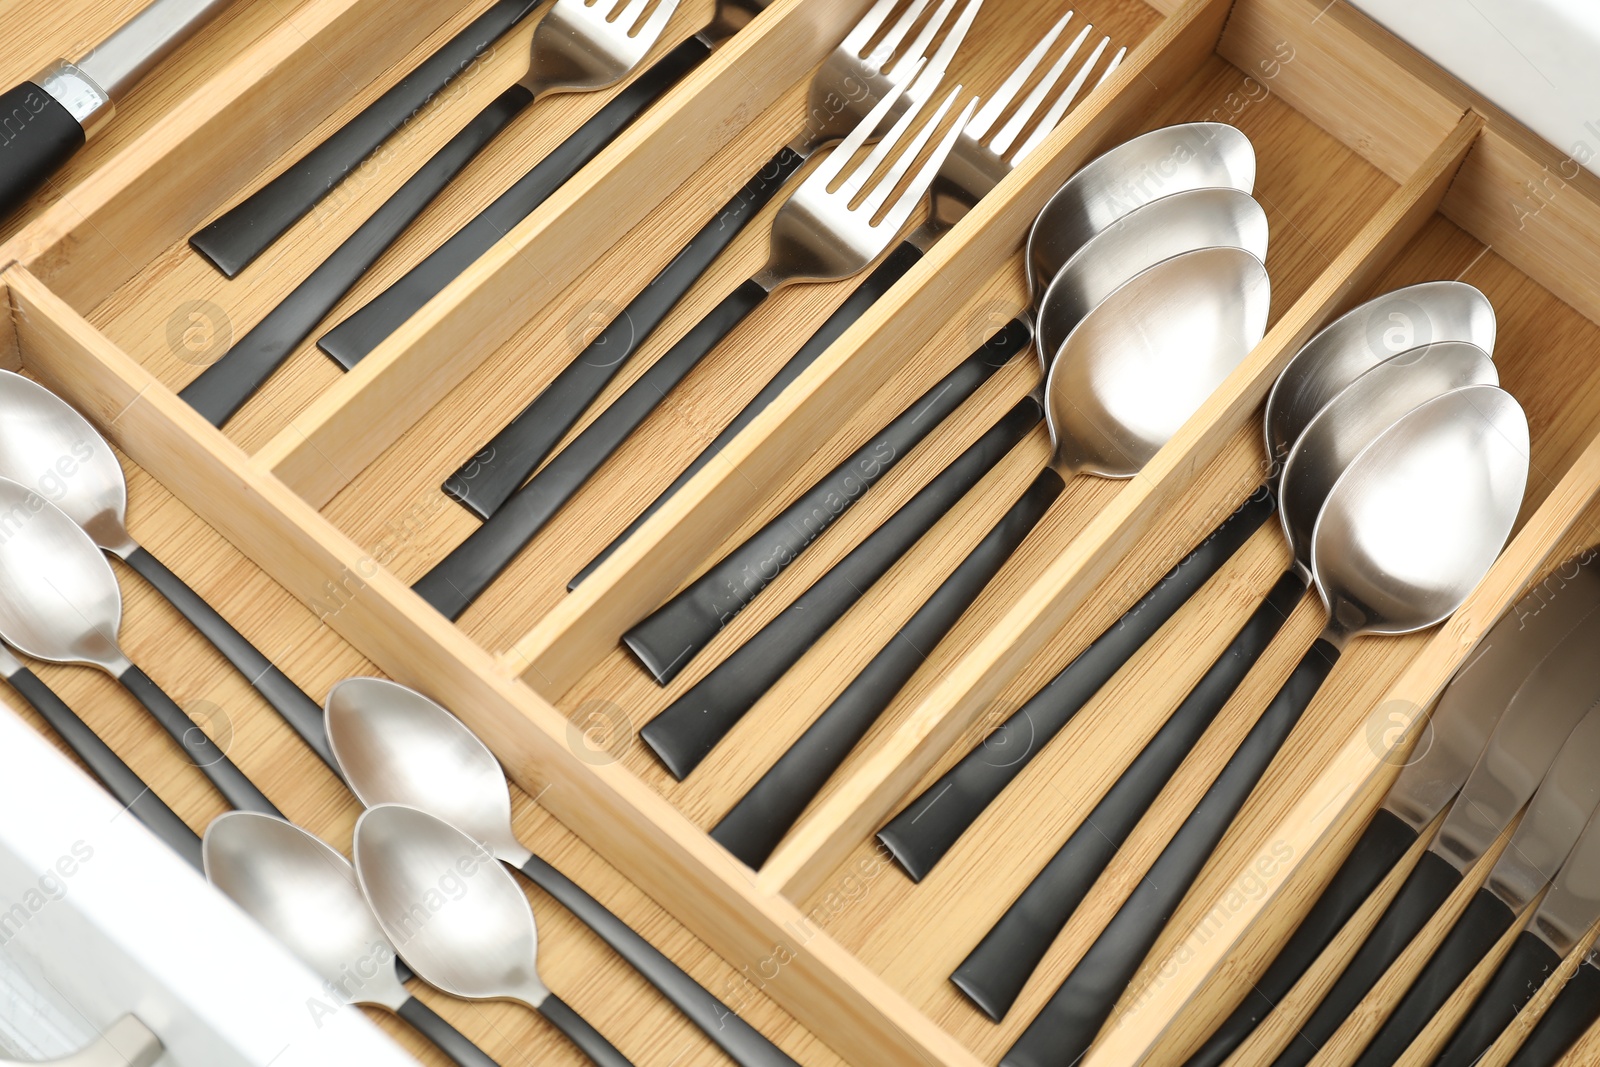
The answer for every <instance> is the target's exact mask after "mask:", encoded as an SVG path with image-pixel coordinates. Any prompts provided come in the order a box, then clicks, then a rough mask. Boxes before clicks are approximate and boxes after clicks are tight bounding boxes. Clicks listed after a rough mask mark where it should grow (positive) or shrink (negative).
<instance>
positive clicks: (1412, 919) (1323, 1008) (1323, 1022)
mask: <svg viewBox="0 0 1600 1067" xmlns="http://www.w3.org/2000/svg"><path fill="white" fill-rule="evenodd" d="M1460 884H1461V872H1460V871H1458V870H1456V869H1455V868H1454V867H1452V866H1450V863H1449V862H1448V861H1447V860H1445V859H1444V858H1443V857H1441V856H1440V855H1439V854H1438V853H1437V852H1433V851H1428V852H1424V853H1423V854H1422V859H1421V860H1420V861H1419V862H1418V863H1417V865H1416V867H1415V868H1413V869H1412V871H1411V873H1410V874H1409V875H1408V876H1407V877H1406V880H1405V883H1404V884H1403V885H1401V887H1400V892H1399V893H1397V894H1396V895H1395V898H1394V900H1392V901H1390V902H1389V907H1388V908H1386V909H1385V910H1384V913H1383V917H1382V918H1380V919H1379V920H1378V924H1377V925H1376V926H1374V927H1373V928H1372V932H1371V933H1370V934H1368V935H1367V939H1366V940H1365V941H1363V942H1362V943H1361V947H1360V948H1359V949H1358V950H1356V954H1355V955H1354V956H1353V957H1351V959H1350V962H1349V963H1348V964H1347V965H1346V966H1345V968H1344V971H1343V973H1341V974H1340V975H1339V980H1338V981H1337V982H1335V983H1334V984H1333V987H1332V988H1331V989H1329V990H1328V992H1327V993H1326V994H1324V995H1323V997H1322V1000H1321V1002H1320V1003H1318V1005H1317V1008H1316V1010H1315V1011H1313V1012H1312V1013H1311V1017H1310V1018H1308V1019H1307V1020H1306V1021H1305V1023H1304V1024H1302V1025H1301V1027H1300V1032H1299V1033H1298V1034H1297V1035H1295V1037H1294V1039H1293V1040H1292V1041H1291V1042H1290V1043H1289V1047H1288V1048H1286V1049H1284V1050H1283V1052H1282V1053H1280V1054H1279V1056H1278V1058H1277V1059H1276V1060H1275V1061H1274V1063H1273V1067H1303V1065H1304V1064H1307V1063H1310V1062H1311V1060H1312V1058H1313V1057H1315V1056H1316V1054H1317V1053H1318V1052H1319V1051H1321V1049H1322V1046H1323V1045H1325V1044H1327V1043H1328V1039H1329V1038H1330V1037H1332V1036H1333V1035H1334V1033H1335V1032H1336V1031H1337V1030H1338V1029H1339V1027H1340V1026H1341V1025H1343V1024H1344V1021H1345V1019H1347V1018H1349V1017H1350V1013H1351V1012H1353V1011H1354V1010H1355V1008H1356V1005H1358V1004H1360V1003H1361V998H1362V997H1365V996H1366V995H1367V994H1368V993H1369V992H1371V990H1372V987H1373V986H1375V985H1377V984H1378V979H1380V978H1382V977H1383V974H1384V972H1385V971H1387V970H1388V969H1389V966H1390V964H1392V963H1394V961H1395V960H1397V959H1399V958H1400V954H1401V953H1402V952H1404V951H1405V950H1406V946H1407V945H1409V944H1411V941H1412V939H1413V938H1415V937H1416V936H1417V934H1418V932H1420V931H1421V930H1422V928H1423V927H1424V926H1426V925H1427V923H1428V920H1429V919H1431V918H1433V916H1434V913H1435V912H1437V911H1438V910H1439V909H1440V908H1441V907H1443V905H1444V902H1445V900H1446V898H1448V897H1449V896H1450V894H1451V893H1452V892H1454V891H1455V888H1456V886H1458V885H1460Z"/></svg>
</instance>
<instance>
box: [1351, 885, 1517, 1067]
mask: <svg viewBox="0 0 1600 1067" xmlns="http://www.w3.org/2000/svg"><path fill="white" fill-rule="evenodd" d="M1516 921H1517V913H1516V912H1514V911H1512V910H1511V909H1510V908H1509V907H1507V906H1506V904H1505V902H1504V901H1502V900H1501V899H1500V898H1499V897H1497V896H1495V895H1494V894H1493V893H1491V892H1489V891H1488V890H1487V889H1480V890H1478V892H1477V893H1476V894H1474V895H1473V897H1472V900H1471V901H1469V902H1468V903H1467V909H1466V911H1464V912H1462V913H1461V917H1460V918H1459V919H1457V920H1456V924H1455V926H1453V927H1451V928H1450V933H1449V934H1447V935H1445V939H1444V941H1443V942H1441V943H1440V945H1439V947H1438V949H1436V950H1435V951H1434V954H1433V958H1432V959H1430V960H1428V963H1427V966H1425V967H1423V968H1422V973H1421V974H1419V975H1417V977H1416V978H1415V979H1414V980H1413V981H1412V983H1411V987H1410V988H1409V989H1407V990H1406V993H1405V996H1404V997H1402V998H1401V999H1400V1003H1399V1004H1398V1005H1397V1006H1396V1007H1395V1009H1394V1011H1393V1012H1391V1013H1390V1014H1389V1018H1388V1019H1386V1020H1385V1021H1384V1024H1383V1026H1382V1027H1380V1028H1379V1030H1378V1032H1377V1034H1375V1035H1374V1036H1373V1038H1372V1041H1371V1042H1370V1043H1369V1044H1368V1045H1367V1047H1366V1049H1365V1050H1364V1051H1363V1052H1362V1053H1361V1058H1360V1059H1359V1060H1357V1061H1356V1067H1390V1065H1391V1064H1395V1063H1399V1062H1400V1057H1401V1056H1402V1055H1404V1054H1405V1051H1406V1049H1408V1048H1410V1047H1411V1043H1412V1042H1413V1041H1415V1040H1416V1039H1417V1035H1418V1034H1420V1033H1422V1031H1423V1030H1424V1029H1425V1028H1426V1027H1427V1025H1428V1022H1429V1021H1430V1020H1431V1019H1432V1018H1433V1016H1434V1013H1435V1012H1437V1011H1438V1010H1439V1008H1440V1007H1442V1006H1443V1005H1444V1002H1445V1001H1447V1000H1449V999H1450V994H1452V993H1454V992H1455V991H1456V988H1457V987H1458V986H1460V985H1461V983H1462V982H1463V981H1464V980H1465V979H1466V977H1467V975H1469V974H1471V973H1472V969H1473V968H1474V967H1476V966H1477V965H1478V964H1480V963H1482V962H1483V958H1484V957H1485V956H1487V955H1488V954H1489V950H1490V949H1492V948H1494V946H1495V942H1497V941H1499V940H1500V938H1501V937H1502V936H1504V935H1505V932H1506V931H1507V930H1509V929H1511V925H1512V924H1513V923H1515V922H1516Z"/></svg>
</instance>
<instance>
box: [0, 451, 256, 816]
mask: <svg viewBox="0 0 1600 1067" xmlns="http://www.w3.org/2000/svg"><path fill="white" fill-rule="evenodd" d="M121 625H122V591H121V590H120V589H119V588H118V587H117V579H116V575H114V574H112V573H111V565H110V564H109V563H107V562H106V558H105V556H103V555H101V553H100V549H99V547H98V546H96V545H95V543H94V542H93V541H91V540H90V539H89V535H88V534H86V533H84V532H83V531H82V530H81V529H79V528H78V525H77V524H76V523H74V522H73V521H72V519H70V518H68V517H67V515H66V513H65V512H63V511H61V509H59V508H57V507H56V506H55V505H54V504H52V503H50V502H49V501H48V500H45V499H44V498H43V497H41V496H39V495H38V494H37V493H34V492H32V491H31V490H29V489H28V488H27V487H25V486H23V485H19V484H18V483H16V482H13V481H11V480H10V479H8V478H0V637H3V638H4V639H5V642H6V644H8V645H10V646H11V647H13V648H15V649H17V650H18V651H19V652H22V653H24V654H26V655H29V656H32V657H33V658H34V659H42V660H46V661H48V662H52V663H79V664H84V665H86V666H90V667H98V668H100V669H101V670H103V671H105V672H106V673H107V674H109V675H111V676H112V677H113V678H115V679H117V681H119V682H121V683H122V685H123V687H124V688H126V689H127V690H128V692H130V693H132V694H133V695H134V697H136V698H137V699H138V701H139V703H141V704H143V705H144V706H145V708H147V709H148V710H149V712H150V714H151V715H152V716H154V717H155V720H156V721H157V722H158V723H160V724H161V728H162V729H164V730H166V731H167V733H169V734H171V735H172V738H173V740H175V741H177V742H178V744H179V745H181V746H182V747H183V749H184V751H185V752H186V753H187V754H188V755H189V758H190V759H192V760H193V761H194V763H195V765H196V766H198V767H199V768H200V770H201V772H202V773H203V774H205V776H206V777H207V778H209V779H210V780H211V782H212V784H213V785H215V786H216V787H217V790H218V791H219V792H221V793H222V795H223V796H224V797H225V798H227V801H228V803H229V804H230V805H232V806H233V807H235V808H240V809H243V810H245V811H259V812H265V813H266V814H269V815H277V814H278V809H277V808H275V807H273V806H272V802H271V801H269V800H268V799H267V798H266V796H265V795H263V794H262V792H261V790H259V789H257V788H256V787H255V786H254V785H253V784H251V782H250V780H249V779H248V778H246V777H245V776H244V773H243V772H242V771H240V770H239V768H238V767H235V766H234V765H233V763H232V762H231V761H230V760H229V759H228V757H227V756H226V755H225V754H224V753H223V750H222V749H221V748H219V747H218V746H217V745H216V744H215V743H214V742H213V741H212V740H211V739H210V738H209V737H207V736H206V734H205V731H203V730H201V729H200V727H199V726H198V725H196V724H195V723H194V722H193V721H192V720H191V719H190V718H189V716H188V715H186V714H184V711H183V709H182V708H180V707H178V705H177V704H176V703H174V702H173V700H172V698H171V697H169V696H167V694H166V693H164V692H162V690H161V688H160V687H159V686H157V685H156V683H155V682H153V681H151V680H150V677H149V675H147V674H145V673H144V671H142V670H140V669H139V668H138V667H136V666H134V664H133V663H132V662H131V661H130V660H129V659H128V657H127V656H125V655H123V653H122V649H121V648H119V647H118V646H117V631H118V629H119V628H120V627H121Z"/></svg>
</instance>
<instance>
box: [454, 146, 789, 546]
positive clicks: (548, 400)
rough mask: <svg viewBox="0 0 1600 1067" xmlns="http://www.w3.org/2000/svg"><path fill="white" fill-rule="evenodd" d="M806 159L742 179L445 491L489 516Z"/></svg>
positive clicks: (777, 161) (773, 163) (775, 164)
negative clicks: (673, 255) (680, 248)
mask: <svg viewBox="0 0 1600 1067" xmlns="http://www.w3.org/2000/svg"><path fill="white" fill-rule="evenodd" d="M804 164H805V157H804V156H802V155H800V154H799V153H797V152H794V151H791V150H790V149H788V148H784V149H782V150H780V151H779V152H778V154H777V155H776V156H773V157H772V159H770V160H768V161H767V165H766V166H764V167H762V168H761V171H760V173H758V174H757V175H756V176H755V177H754V178H751V179H750V180H749V181H748V182H746V183H745V186H744V188H743V189H741V190H739V192H738V193H737V194H735V195H734V198H733V199H732V200H730V201H728V203H727V204H725V205H724V206H723V208H722V210H720V211H719V212H717V214H716V216H715V217H713V218H712V220H711V221H710V222H708V223H706V224H705V226H704V227H703V228H702V229H701V230H700V232H699V233H697V234H695V236H694V239H693V240H692V241H690V242H689V244H688V245H687V246H686V247H685V248H684V249H683V251H682V252H679V253H678V255H677V257H676V258H674V259H673V261H672V262H671V263H669V264H667V266H666V267H665V268H664V269H663V270H662V271H661V273H660V274H657V275H656V276H655V279H654V280H653V281H652V282H651V283H650V285H649V286H648V287H647V288H646V289H645V290H644V291H643V292H641V293H640V294H639V295H638V296H636V297H634V298H633V303H631V304H629V305H628V306H627V307H626V308H624V309H623V311H622V313H621V314H620V315H618V316H617V317H616V318H614V319H612V320H611V322H610V323H609V324H608V325H607V326H606V328H605V330H604V331H603V332H602V333H601V334H600V336H598V337H596V338H595V339H594V340H593V341H591V342H589V346H588V347H587V348H585V349H584V350H583V351H582V352H581V353H579V355H578V357H577V358H576V359H574V360H573V361H572V362H571V363H569V364H567V366H566V367H565V368H563V370H562V371H561V373H560V374H558V375H556V376H555V379H554V380H553V381H551V382H550V384H549V385H547V386H545V387H544V389H543V390H541V391H540V393H539V395H538V396H537V397H535V398H534V401H533V403H531V404H529V405H528V406H527V407H525V408H523V409H522V414H520V415H518V416H517V417H516V418H515V419H513V420H512V421H511V423H510V424H509V425H507V426H506V428H505V429H503V430H501V431H500V432H499V433H498V434H496V435H495V437H494V440H492V441H490V442H489V443H488V444H487V445H485V446H484V447H483V449H482V450H481V451H479V452H478V454H477V455H475V456H473V457H472V458H471V459H470V460H468V461H467V462H466V463H464V464H463V465H462V466H461V468H460V469H458V470H457V471H456V472H455V473H454V474H452V475H451V476H450V477H449V478H447V479H446V480H445V483H444V485H443V486H442V488H443V489H444V492H445V493H446V494H447V495H448V496H450V497H451V498H452V499H454V500H455V501H456V502H457V503H459V504H461V506H462V507H464V508H466V509H467V510H468V511H470V512H472V513H473V514H474V515H476V516H478V518H480V519H487V518H488V517H489V516H490V515H493V514H494V513H495V512H496V511H497V510H499V508H500V505H501V504H504V503H505V502H506V499H507V498H508V497H509V496H511V494H512V493H514V492H516V491H517V488H518V487H519V486H520V485H522V483H523V482H525V481H527V480H528V477H529V475H531V474H533V472H534V471H535V470H537V469H538V467H539V464H541V463H543V462H544V459H545V457H546V456H548V455H549V454H550V452H551V450H552V449H554V448H555V447H556V445H557V444H559V443H560V441H561V438H562V437H564V436H566V433H567V431H568V430H570V429H571V428H572V426H573V424H574V423H576V422H577V421H578V419H579V417H581V416H582V415H583V413H584V412H585V411H586V410H588V408H589V405H590V404H592V403H594V400H595V398H596V397H598V396H599V395H600V393H601V391H602V390H604V389H605V387H606V384H607V383H608V382H610V381H611V379H612V378H613V377H614V376H615V375H616V373H617V371H619V370H621V369H622V367H623V366H624V365H625V364H626V363H627V362H628V359H629V357H630V356H632V355H633V354H634V353H635V352H637V351H638V350H639V349H640V348H641V347H643V345H644V342H645V340H646V339H648V338H649V336H650V335H651V334H652V333H654V332H655V330H656V327H658V326H660V325H661V323H662V321H663V320H665V319H666V317H667V315H668V314H670V313H671V311H672V309H673V308H675V307H677V306H678V302H679V301H681V300H682V299H683V298H684V296H685V295H686V294H687V293H688V292H689V290H690V289H692V288H693V287H694V284H695V282H697V281H699V280H700V276H701V275H703V274H704V273H705V272H706V271H707V270H709V269H710V267H711V264H712V263H713V262H715V261H716V258H717V257H718V256H719V255H721V254H722V252H723V251H724V250H725V249H726V248H727V247H728V245H729V244H730V243H732V241H733V239H734V238H735V237H737V236H738V235H739V232H740V231H741V230H743V229H744V228H745V225H746V224H747V223H749V221H750V220H751V219H753V218H755V217H756V215H758V214H760V212H761V209H762V208H763V207H765V206H766V205H767V204H768V203H770V202H771V201H772V198H773V197H775V196H777V195H778V192H779V191H780V190H781V189H782V188H783V185H784V182H786V181H788V179H789V178H790V176H791V175H793V174H794V173H795V171H797V170H799V169H800V168H801V166H803V165H804Z"/></svg>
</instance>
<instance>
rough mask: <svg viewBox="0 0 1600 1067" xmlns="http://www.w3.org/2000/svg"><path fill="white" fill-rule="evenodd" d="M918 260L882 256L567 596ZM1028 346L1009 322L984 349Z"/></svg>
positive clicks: (903, 250)
mask: <svg viewBox="0 0 1600 1067" xmlns="http://www.w3.org/2000/svg"><path fill="white" fill-rule="evenodd" d="M921 258H922V251H921V250H920V249H919V248H917V246H916V245H914V244H911V243H909V242H903V243H901V244H900V245H899V246H898V247H896V248H895V249H894V251H892V252H890V253H889V254H888V256H886V257H884V260H883V262H882V263H880V264H878V266H877V267H876V268H874V270H873V271H872V273H871V274H869V275H867V277H866V280H864V281H863V282H862V283H861V285H860V286H858V287H857V288H856V289H855V291H854V292H852V293H851V294H850V295H849V296H848V297H847V298H846V299H845V302H844V303H843V304H840V305H839V307H838V308H837V309H835V311H834V313H833V314H832V315H829V316H828V319H827V321H826V322H824V323H823V324H822V325H821V326H819V327H818V328H817V332H816V333H814V334H812V335H811V337H810V339H809V340H807V341H806V343H805V345H804V346H802V347H801V349H800V351H798V352H796V353H795V354H794V356H793V357H792V358H791V359H790V360H789V362H787V363H785V364H784V365H783V367H782V368H780V369H779V371H778V373H777V374H775V375H773V376H772V380H771V381H769V382H767V384H766V385H765V386H764V387H763V388H762V390H761V392H759V393H757V394H756V395H755V397H754V398H752V399H751V401H750V402H749V403H748V404H746V405H745V406H744V407H743V408H741V409H740V411H739V414H737V415H735V416H734V417H733V421H732V422H730V423H728V425H727V426H725V427H723V429H722V432H721V433H719V434H717V436H716V439H715V440H714V441H712V442H711V443H710V444H709V445H706V447H704V448H702V449H701V450H700V454H699V455H698V456H696V457H695V459H694V462H693V463H691V464H689V466H688V467H687V468H686V469H685V470H684V472H683V473H682V474H680V475H678V477H677V479H676V480H674V481H673V483H672V484H671V485H669V486H667V488H666V489H664V490H662V491H661V493H660V494H659V495H657V497H656V498H655V499H654V500H652V501H651V502H650V506H649V507H647V508H645V509H644V511H643V512H642V513H640V515H639V517H638V518H637V519H634V520H633V522H632V523H631V524H630V525H629V526H628V528H627V529H626V530H623V531H622V532H621V533H620V534H618V535H617V536H616V537H615V538H613V539H612V541H611V543H610V544H609V545H607V546H606V547H605V548H604V549H602V550H601V552H600V554H599V555H598V556H596V557H595V558H594V559H592V560H590V561H589V563H588V564H587V565H586V566H585V567H584V568H583V570H581V571H579V572H578V574H577V575H576V576H575V577H574V578H573V579H572V580H571V581H570V582H568V583H567V591H568V592H571V591H572V590H574V589H576V588H577V587H578V586H579V585H580V584H582V582H583V580H584V579H585V578H588V577H589V575H590V574H591V573H593V572H594V569H595V568H596V567H598V566H600V564H602V563H604V562H605V561H606V558H607V557H609V556H610V555H611V553H613V552H615V551H616V550H617V548H618V547H619V546H620V545H621V544H622V543H623V542H624V541H626V540H627V539H628V538H630V537H632V536H633V535H634V532H635V531H636V530H638V529H639V527H641V526H643V525H644V524H645V520H646V519H648V518H650V516H652V515H654V514H655V513H656V512H657V511H659V510H660V509H661V506H662V505H663V504H665V503H666V502H667V501H668V500H671V499H672V498H673V496H675V495H676V494H677V492H678V490H680V489H682V488H683V487H684V486H685V485H687V484H688V482H689V479H690V478H693V477H694V476H695V475H696V474H699V473H700V471H701V469H702V468H704V467H705V465H706V464H707V463H710V462H711V460H712V459H713V458H714V457H716V456H717V455H719V454H720V453H721V452H722V450H723V449H724V448H726V447H727V446H728V443H729V442H730V441H732V440H733V439H734V438H735V437H737V436H739V432H740V431H741V430H743V429H744V428H745V427H746V426H748V425H750V423H751V421H752V420H754V419H755V417H756V416H757V415H759V414H761V413H762V412H763V411H765V410H766V409H767V408H768V407H770V406H771V405H772V402H773V401H774V400H776V399H777V398H778V395H779V394H780V393H782V392H783V391H784V390H785V389H787V388H788V387H789V385H790V384H791V383H792V382H793V381H794V380H795V379H796V378H798V377H800V374H801V372H803V371H804V370H805V369H806V368H807V367H809V366H811V364H813V363H815V362H816V361H817V357H818V356H820V355H822V353H824V352H826V351H827V350H828V348H829V347H830V346H832V344H833V342H835V341H837V340H838V339H839V338H840V337H841V336H843V334H844V332H845V331H846V330H848V329H849V328H850V326H851V325H852V324H853V323H854V322H855V321H856V320H857V319H859V318H860V317H861V316H863V315H865V314H866V313H867V311H868V310H869V309H870V308H871V307H872V305H873V304H876V303H877V302H878V300H879V299H880V298H881V297H882V296H883V295H884V294H885V293H887V292H888V291H889V290H890V289H891V288H893V287H894V283H895V282H897V281H899V280H900V279H901V278H903V277H904V276H905V275H906V272H907V271H909V270H910V269H911V268H912V267H914V266H915V265H916V264H917V261H918V260H920V259H921ZM1018 336H1020V337H1021V340H1020V341H1018V340H1017V337H1018ZM1032 340H1033V331H1032V329H1031V328H1029V326H1028V325H1027V324H1026V323H1025V322H1023V321H1022V320H1021V319H1013V320H1012V321H1011V323H1009V324H1007V326H1006V327H1005V329H1003V330H1001V331H1000V332H999V333H998V334H996V335H995V336H994V337H993V338H991V339H990V340H989V342H988V345H986V346H985V347H991V346H992V347H993V348H995V350H996V354H997V353H998V352H999V351H1000V350H1002V349H1003V350H1005V352H1006V357H1005V358H1007V359H1009V358H1010V357H1011V355H1013V354H1014V353H1016V352H1020V351H1022V349H1024V348H1026V347H1027V346H1028V343H1029V342H1030V341H1032ZM1013 346H1014V347H1013ZM979 351H980V352H981V351H983V349H979Z"/></svg>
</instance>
